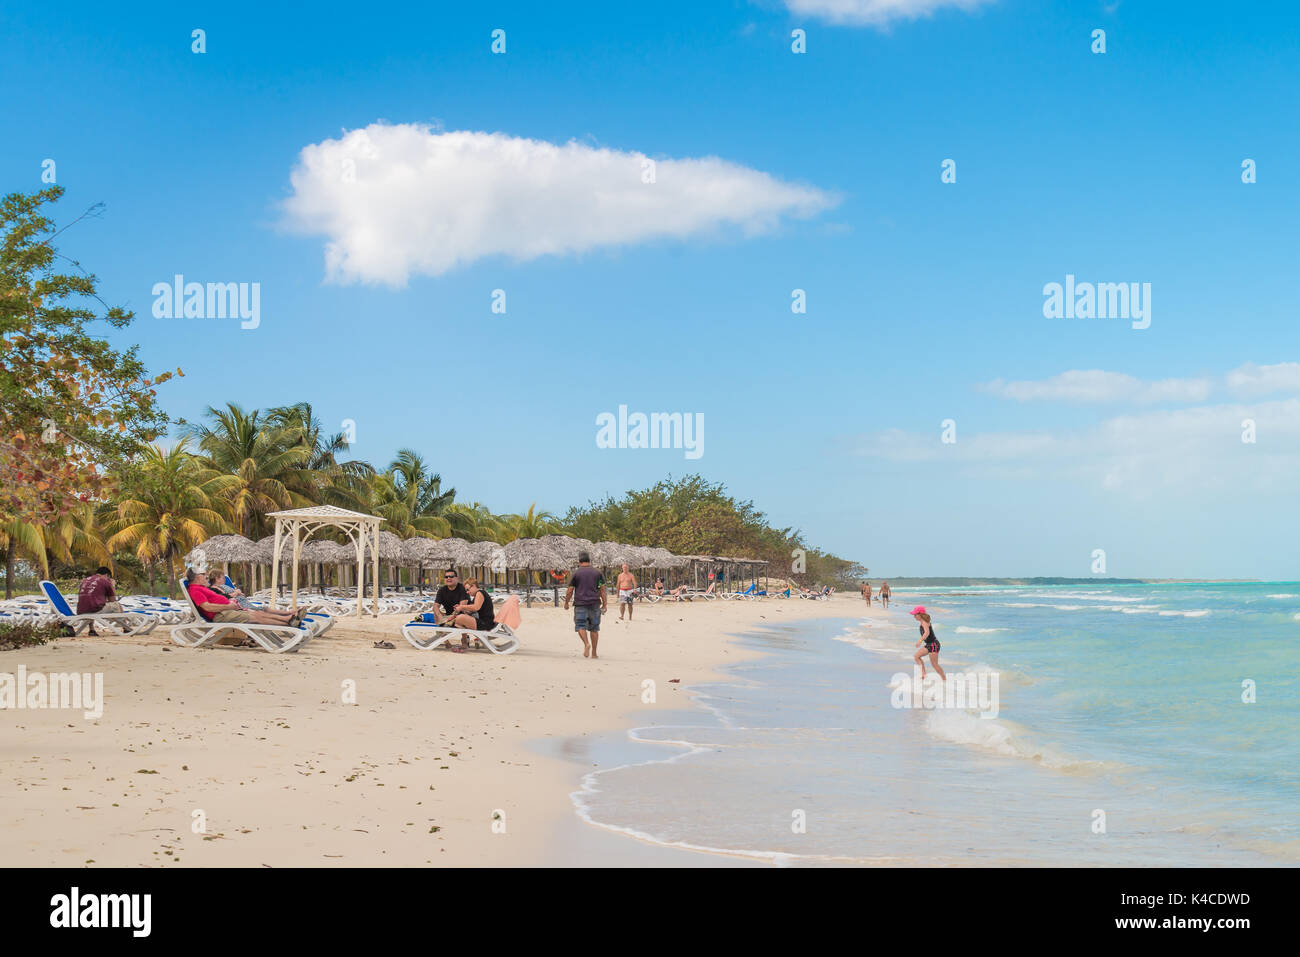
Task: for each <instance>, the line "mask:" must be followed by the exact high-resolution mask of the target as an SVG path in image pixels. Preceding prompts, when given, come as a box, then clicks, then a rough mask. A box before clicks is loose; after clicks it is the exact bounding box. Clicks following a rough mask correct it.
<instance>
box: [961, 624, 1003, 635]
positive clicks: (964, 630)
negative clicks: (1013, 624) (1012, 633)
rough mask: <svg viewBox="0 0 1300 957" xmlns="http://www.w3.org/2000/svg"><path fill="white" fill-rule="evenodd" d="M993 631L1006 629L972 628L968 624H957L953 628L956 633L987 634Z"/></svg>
mask: <svg viewBox="0 0 1300 957" xmlns="http://www.w3.org/2000/svg"><path fill="white" fill-rule="evenodd" d="M995 631H1006V629H1005V628H973V627H971V626H970V625H958V626H957V627H956V628H954V629H953V633H954V634H958V635H988V634H992V633H993V632H995Z"/></svg>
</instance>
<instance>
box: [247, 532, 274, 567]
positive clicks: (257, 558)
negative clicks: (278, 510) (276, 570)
mask: <svg viewBox="0 0 1300 957" xmlns="http://www.w3.org/2000/svg"><path fill="white" fill-rule="evenodd" d="M250 561H252V562H253V563H254V564H257V565H269V564H271V562H273V561H275V536H274V535H268V536H266V538H259V539H258V540H257V544H256V545H254V546H253V553H252V558H251V559H250Z"/></svg>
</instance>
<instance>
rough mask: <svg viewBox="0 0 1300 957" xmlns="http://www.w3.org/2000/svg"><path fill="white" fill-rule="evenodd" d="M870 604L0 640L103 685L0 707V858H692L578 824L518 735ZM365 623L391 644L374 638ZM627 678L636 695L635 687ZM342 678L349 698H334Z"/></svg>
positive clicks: (585, 726)
mask: <svg viewBox="0 0 1300 957" xmlns="http://www.w3.org/2000/svg"><path fill="white" fill-rule="evenodd" d="M882 614H884V613H883V612H882V611H881V610H880V609H879V607H878V606H877V607H873V608H871V609H868V608H867V606H866V605H865V604H864V603H863V601H862V600H861V598H860V597H858V596H857V595H856V594H853V595H848V594H845V595H841V596H836V597H835V598H832V599H831V600H827V601H802V600H797V599H795V600H776V599H767V600H764V601H754V602H740V601H728V602H723V601H714V602H707V603H706V602H703V601H698V600H697V601H695V602H691V603H689V604H686V603H681V604H677V603H660V604H657V605H651V604H646V603H639V604H638V605H637V607H636V611H635V615H636V617H635V619H634V620H633V621H632V622H631V623H629V622H620V621H619V620H618V612H617V609H616V607H615V606H614V604H613V603H611V605H610V611H609V613H608V614H607V615H606V616H605V619H604V626H603V630H602V633H601V642H600V653H601V656H600V658H599V660H595V661H592V660H585V659H584V658H583V657H582V646H581V643H580V642H579V640H578V638H577V636H576V635H575V634H574V632H573V629H572V617H571V613H566V612H564V611H563V610H562V609H558V608H551V607H549V606H548V607H544V608H538V607H534V608H533V609H530V610H526V611H524V622H523V625H522V627H521V629H520V637H521V647H520V649H519V651H518V652H517V653H515V654H513V655H510V656H501V657H499V656H493V655H489V654H487V653H485V652H471V653H466V654H456V653H452V652H449V651H444V650H435V651H430V652H422V651H418V650H416V649H415V648H413V647H411V646H410V645H409V644H408V643H407V642H406V641H404V640H403V639H402V638H401V635H400V627H401V624H402V623H403V621H404V620H405V618H406V616H387V617H381V618H378V619H373V618H365V619H361V620H356V619H350V620H346V621H342V622H340V623H339V624H338V625H337V626H336V627H335V628H334V629H333V630H332V631H331V632H329V633H328V634H326V635H324V636H323V637H321V638H318V639H316V640H314V641H312V642H310V643H308V644H307V645H305V646H304V648H303V650H302V651H301V652H299V653H292V654H284V655H272V654H267V653H265V652H262V651H260V650H251V649H226V648H217V649H200V650H193V649H187V648H181V647H178V646H175V645H174V644H173V643H172V642H171V640H170V639H169V637H168V635H167V631H168V629H166V628H160V629H158V630H157V631H156V632H154V633H153V634H152V635H149V636H146V637H141V638H87V637H81V638H72V639H60V640H58V641H57V642H54V643H51V644H50V645H47V646H45V647H42V648H37V649H34V650H26V651H17V652H8V653H5V654H4V655H3V657H0V671H5V672H10V673H13V672H15V671H16V670H17V668H18V667H19V666H20V665H23V666H25V667H26V668H27V669H28V671H29V672H36V671H40V672H46V673H57V672H91V673H102V674H103V681H104V699H105V701H104V711H103V716H102V717H100V718H99V719H97V720H86V719H85V718H83V716H82V713H81V712H80V711H71V710H38V711H33V710H13V711H5V712H3V715H2V717H3V720H4V721H5V723H6V726H7V727H6V730H7V733H6V734H5V735H4V738H3V741H4V744H3V751H2V753H0V773H2V777H0V779H2V780H4V781H5V782H6V783H5V785H4V788H3V790H4V792H5V797H6V798H7V801H6V804H7V807H8V808H9V814H10V825H9V826H8V827H7V828H5V829H4V831H3V834H2V835H0V855H3V858H4V860H5V862H6V863H7V864H9V865H11V866H14V865H17V866H81V865H88V866H138V865H145V866H149V865H163V866H173V865H175V866H182V867H189V866H198V867H223V866H259V865H261V866H267V867H289V866H322V865H324V866H328V865H335V864H337V865H345V866H367V865H409V866H423V865H435V866H437V865H459V866H491V865H542V864H611V865H618V864H638V865H642V864H655V863H670V862H671V863H679V864H680V863H683V861H681V860H679V859H676V858H683V857H701V858H703V859H705V860H709V859H708V858H707V857H705V856H703V855H690V854H687V853H686V852H672V853H671V855H669V852H664V851H663V850H662V849H652V848H648V847H645V846H643V845H638V844H637V842H636V841H634V840H632V839H630V838H622V837H618V836H614V835H608V834H606V833H605V832H598V831H596V829H594V828H591V827H589V826H587V825H584V824H581V823H580V822H578V821H577V819H576V816H575V815H574V812H573V806H572V804H571V802H570V799H569V793H570V792H571V791H572V790H573V789H574V788H575V786H576V784H577V781H578V777H579V775H580V774H581V773H582V771H581V769H579V767H578V766H576V765H575V763H574V762H573V761H571V760H564V759H562V758H560V757H548V756H544V755H543V752H544V751H546V749H545V748H539V747H538V742H543V743H544V742H546V740H547V739H555V740H556V741H558V742H563V741H565V740H567V739H573V738H580V737H582V736H584V735H595V734H599V733H602V732H608V731H614V730H618V729H620V728H625V727H631V726H632V724H633V723H634V722H636V721H638V720H639V719H640V717H643V715H644V709H656V708H657V709H671V708H681V707H684V706H686V704H687V698H688V695H687V691H688V689H689V688H690V687H691V685H692V684H695V683H699V682H702V681H706V680H716V679H717V678H718V677H719V673H718V670H717V669H718V668H719V667H720V666H722V665H725V664H727V663H729V662H733V661H737V660H740V658H741V657H742V656H744V655H746V654H749V652H744V651H741V650H740V649H739V648H738V647H737V645H736V643H735V642H733V641H732V640H729V639H728V637H727V636H728V634H734V633H739V632H744V631H746V630H748V629H750V628H752V627H755V626H760V625H764V624H768V623H773V622H780V621H791V620H796V619H798V618H801V617H804V618H810V617H866V616H873V617H874V616H880V615H882ZM379 639H388V640H391V641H393V642H394V643H395V644H396V645H397V647H396V649H395V650H381V649H376V648H374V647H373V642H374V641H376V640H379ZM647 679H650V680H652V681H654V683H655V691H656V701H655V703H653V704H646V703H643V702H642V689H643V682H644V681H646V680H647ZM352 682H354V683H355V686H354V687H355V702H356V703H355V704H351V703H345V701H344V697H345V692H346V691H347V689H348V688H350V687H353V686H352V685H351V684H350V683H352ZM557 750H558V752H559V753H563V748H562V747H559V748H558V749H557ZM494 818H495V819H496V823H495V826H494ZM200 825H201V826H200ZM575 828H581V829H583V830H584V831H586V832H590V834H578V833H577V832H576V831H575V830H574V829H575ZM566 834H567V835H572V836H574V839H573V841H572V842H570V841H568V840H567V839H564V835H566ZM596 835H599V836H596ZM557 838H558V840H557ZM713 862H714V863H716V861H713Z"/></svg>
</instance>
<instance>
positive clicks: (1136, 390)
mask: <svg viewBox="0 0 1300 957" xmlns="http://www.w3.org/2000/svg"><path fill="white" fill-rule="evenodd" d="M976 388H977V389H978V390H979V391H981V392H985V393H987V394H989V395H995V396H997V397H998V398H1001V399H1013V400H1015V401H1016V402H1072V403H1077V404H1084V403H1095V404H1104V403H1118V402H1125V403H1137V404H1140V405H1156V404H1166V405H1188V404H1191V403H1196V402H1205V401H1206V400H1207V399H1209V398H1210V397H1211V396H1212V395H1216V394H1227V395H1231V396H1233V397H1236V398H1241V399H1259V398H1264V397H1266V396H1270V395H1297V396H1300V362H1278V363H1276V364H1273V365H1263V366H1261V365H1256V364H1255V363H1253V362H1247V363H1245V364H1243V365H1240V366H1238V367H1237V368H1235V369H1233V370H1232V371H1231V372H1229V373H1227V374H1225V375H1223V376H1199V377H1195V378H1187V379H1155V380H1147V379H1139V378H1137V377H1136V376H1131V375H1128V374H1126V373H1123V372H1107V371H1105V370H1103V369H1071V370H1070V371H1069V372H1062V373H1061V374H1060V375H1055V376H1052V377H1051V378H1049V379H1020V380H1012V381H1008V380H1006V379H994V380H993V381H992V382H983V383H980V384H979V385H977V386H976Z"/></svg>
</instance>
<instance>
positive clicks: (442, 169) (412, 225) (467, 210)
mask: <svg viewBox="0 0 1300 957" xmlns="http://www.w3.org/2000/svg"><path fill="white" fill-rule="evenodd" d="M647 159H648V158H647V157H646V155H645V154H643V153H637V152H624V151H620V150H611V149H599V148H596V147H593V146H589V145H586V144H582V143H576V142H569V143H566V144H564V145H562V146H557V145H555V144H553V143H547V142H544V141H540V140H530V139H522V138H519V137H513V136H506V135H505V134H502V133H475V132H464V131H461V132H439V131H436V130H434V129H432V128H430V127H428V126H424V125H418V124H400V125H390V124H384V123H374V124H371V125H370V126H367V127H365V128H364V129H359V130H352V131H351V132H348V133H346V134H344V135H343V136H342V137H340V138H339V139H332V140H325V141H323V142H321V143H315V144H312V145H310V146H307V147H305V148H304V149H303V150H302V152H301V154H300V155H299V158H298V163H297V165H296V166H295V167H294V169H293V172H292V174H291V177H290V179H291V182H292V185H293V194H292V196H290V197H289V199H288V200H286V201H285V203H284V211H285V215H286V224H287V225H288V226H289V227H290V228H291V229H294V230H295V231H298V232H302V233H306V234H308V235H321V236H324V237H325V238H326V246H325V264H326V274H327V276H328V278H329V279H330V280H332V281H337V282H345V283H347V282H379V283H387V284H390V285H395V286H400V285H404V284H405V283H406V281H407V280H408V278H409V277H410V275H411V274H412V273H416V274H424V275H431V276H438V275H441V274H443V273H445V272H447V271H448V270H449V269H453V268H455V267H457V266H461V265H465V264H468V263H472V262H474V261H476V260H478V259H482V258H484V257H488V256H498V255H499V256H508V257H511V258H513V259H516V260H530V259H536V258H538V257H540V256H547V255H556V256H558V255H566V254H573V253H582V252H585V251H587V250H591V249H597V248H601V247H615V246H621V245H625V244H629V243H638V242H646V241H651V240H658V239H678V240H680V239H685V238H688V237H692V236H700V235H707V234H710V233H715V232H717V231H718V230H719V229H722V228H726V227H731V228H733V229H738V230H739V231H740V232H741V233H742V234H743V235H746V236H750V235H755V234H760V233H763V232H768V231H770V230H772V229H774V228H775V227H776V226H777V225H778V224H779V223H780V222H781V221H782V220H783V219H784V218H786V217H797V218H805V217H809V216H812V215H815V214H816V213H818V212H820V211H822V210H824V209H827V208H829V207H831V206H834V205H835V204H836V203H837V202H838V199H837V198H836V197H835V196H833V195H831V194H829V193H826V192H824V191H822V190H820V189H816V188H813V187H810V186H802V185H798V184H794V183H788V182H783V181H782V180H779V179H776V178H775V177H773V176H771V175H769V174H767V173H764V172H761V171H759V170H755V169H750V168H748V167H745V166H740V165H738V164H736V163H730V162H727V161H726V160H722V159H718V158H717V157H711V156H710V157H703V158H699V159H657V160H655V161H654V162H655V169H654V174H655V176H654V180H655V181H654V182H653V183H646V182H643V170H644V169H645V163H646V161H647Z"/></svg>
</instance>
